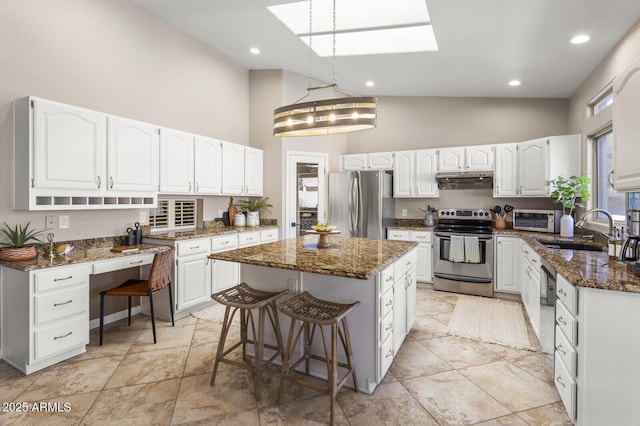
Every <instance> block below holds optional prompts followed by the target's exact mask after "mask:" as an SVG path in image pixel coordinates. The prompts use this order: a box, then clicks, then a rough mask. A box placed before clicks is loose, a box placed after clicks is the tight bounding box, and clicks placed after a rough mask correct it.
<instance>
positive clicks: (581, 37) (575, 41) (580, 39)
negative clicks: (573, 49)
mask: <svg viewBox="0 0 640 426" xmlns="http://www.w3.org/2000/svg"><path fill="white" fill-rule="evenodd" d="M588 41H589V36H588V35H586V34H579V35H577V36H574V37H573V38H571V43H573V44H582V43H586V42H588Z"/></svg>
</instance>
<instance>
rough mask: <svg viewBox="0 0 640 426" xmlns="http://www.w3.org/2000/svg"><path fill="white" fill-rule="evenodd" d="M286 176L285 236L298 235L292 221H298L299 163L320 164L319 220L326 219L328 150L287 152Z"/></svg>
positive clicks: (283, 217) (283, 221)
mask: <svg viewBox="0 0 640 426" xmlns="http://www.w3.org/2000/svg"><path fill="white" fill-rule="evenodd" d="M285 155H286V158H287V160H286V176H285V196H284V197H285V198H284V199H285V208H284V210H283V212H282V219H283V220H282V223H283V231H284V238H294V237H296V236H297V235H296V229H297V227H292V226H291V223H292V222H296V223H297V222H298V218H297V217H296V207H297V197H298V179H297V177H298V163H317V164H318V220H319V221H325V220H326V217H327V209H326V205H327V199H328V198H327V197H328V195H327V163H328V162H329V154H327V153H326V152H305V151H287V152H286V154H285Z"/></svg>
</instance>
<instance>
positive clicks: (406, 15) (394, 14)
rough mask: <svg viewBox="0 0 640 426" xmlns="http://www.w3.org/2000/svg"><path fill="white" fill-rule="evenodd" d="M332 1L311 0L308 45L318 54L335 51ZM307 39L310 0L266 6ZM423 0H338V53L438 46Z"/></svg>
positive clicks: (347, 54)
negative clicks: (310, 30)
mask: <svg viewBox="0 0 640 426" xmlns="http://www.w3.org/2000/svg"><path fill="white" fill-rule="evenodd" d="M332 6H333V2H332V1H330V0H314V2H313V12H312V15H313V22H312V24H313V25H312V34H311V35H312V38H313V40H312V47H313V50H314V52H316V54H318V55H319V56H331V55H332V53H333V39H332V32H333V8H332ZM268 9H269V11H271V13H273V14H274V15H275V16H276V17H277V18H278V19H279V20H280V21H282V23H283V24H285V25H286V26H287V28H289V29H290V30H291V31H292V32H293V33H294V34H296V35H297V36H298V37H300V39H301V40H302V41H303V42H304V43H305V44H309V1H300V2H296V3H286V4H281V5H276V6H269V7H268ZM436 50H438V44H437V42H436V39H435V35H434V33H433V27H432V26H431V21H430V18H429V12H428V10H427V5H426V3H425V1H424V0H394V1H389V0H336V56H350V55H372V54H384V53H401V52H424V51H436Z"/></svg>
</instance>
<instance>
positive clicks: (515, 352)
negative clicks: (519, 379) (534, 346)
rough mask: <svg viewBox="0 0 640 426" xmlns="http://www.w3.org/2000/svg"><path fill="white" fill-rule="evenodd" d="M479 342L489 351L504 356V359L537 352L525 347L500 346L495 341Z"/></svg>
mask: <svg viewBox="0 0 640 426" xmlns="http://www.w3.org/2000/svg"><path fill="white" fill-rule="evenodd" d="M480 344H481V345H482V346H484V347H485V348H486V349H489V350H490V351H492V352H495V353H496V354H498V356H499V357H500V358H504V359H513V358H520V357H523V356H528V355H531V354H535V353H537V352H533V351H530V350H527V349H514V348H509V347H507V346H502V345H498V344H495V343H485V342H480Z"/></svg>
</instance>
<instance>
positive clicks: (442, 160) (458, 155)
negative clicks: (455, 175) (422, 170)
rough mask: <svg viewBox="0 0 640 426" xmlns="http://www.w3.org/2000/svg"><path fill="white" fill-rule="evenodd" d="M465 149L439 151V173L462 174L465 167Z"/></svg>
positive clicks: (443, 149) (441, 149)
mask: <svg viewBox="0 0 640 426" xmlns="http://www.w3.org/2000/svg"><path fill="white" fill-rule="evenodd" d="M464 162H465V152H464V147H463V146H461V147H457V148H440V149H438V171H440V172H461V171H463V170H464V167H465V164H464Z"/></svg>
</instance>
